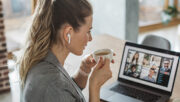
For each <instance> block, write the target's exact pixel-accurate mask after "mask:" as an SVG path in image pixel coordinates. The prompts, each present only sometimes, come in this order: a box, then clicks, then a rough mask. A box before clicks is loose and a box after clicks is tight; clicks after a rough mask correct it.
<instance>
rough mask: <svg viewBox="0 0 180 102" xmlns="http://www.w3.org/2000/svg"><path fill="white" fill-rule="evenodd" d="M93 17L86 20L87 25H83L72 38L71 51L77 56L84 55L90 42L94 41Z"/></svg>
mask: <svg viewBox="0 0 180 102" xmlns="http://www.w3.org/2000/svg"><path fill="white" fill-rule="evenodd" d="M91 29H92V15H91V16H88V17H86V18H85V24H83V25H81V27H80V28H79V30H78V31H76V32H74V33H73V34H72V36H71V46H70V51H71V53H73V54H75V55H82V54H83V50H84V49H85V47H86V46H87V43H88V41H91V40H92V37H91Z"/></svg>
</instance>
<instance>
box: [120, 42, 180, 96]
mask: <svg viewBox="0 0 180 102" xmlns="http://www.w3.org/2000/svg"><path fill="white" fill-rule="evenodd" d="M179 56H180V53H177V52H173V51H167V50H163V49H158V48H153V47H148V46H145V45H139V44H135V43H131V42H126V43H125V46H124V52H123V56H122V60H121V65H120V71H119V75H118V80H119V81H121V80H125V81H128V82H131V83H137V84H141V85H145V86H148V87H150V88H154V89H159V90H162V91H164V92H167V93H169V94H172V90H173V86H174V81H175V77H176V72H177V68H178V63H179Z"/></svg>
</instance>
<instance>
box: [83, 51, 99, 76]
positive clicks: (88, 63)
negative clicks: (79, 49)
mask: <svg viewBox="0 0 180 102" xmlns="http://www.w3.org/2000/svg"><path fill="white" fill-rule="evenodd" d="M95 65H96V61H95V60H94V58H93V56H92V54H88V55H86V56H85V57H84V58H83V60H82V62H81V66H80V69H81V70H82V71H84V72H85V73H87V74H89V73H90V72H91V69H92V68H93V67H94V66H95Z"/></svg>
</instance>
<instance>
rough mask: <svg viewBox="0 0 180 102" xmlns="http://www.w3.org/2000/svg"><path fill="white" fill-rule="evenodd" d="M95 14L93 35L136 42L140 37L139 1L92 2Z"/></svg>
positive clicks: (94, 0)
mask: <svg viewBox="0 0 180 102" xmlns="http://www.w3.org/2000/svg"><path fill="white" fill-rule="evenodd" d="M90 2H91V4H92V6H93V10H94V14H93V30H92V34H94V35H96V34H110V35H112V36H115V37H118V38H120V39H127V40H131V41H134V42H136V41H137V35H138V17H139V1H138V0H90Z"/></svg>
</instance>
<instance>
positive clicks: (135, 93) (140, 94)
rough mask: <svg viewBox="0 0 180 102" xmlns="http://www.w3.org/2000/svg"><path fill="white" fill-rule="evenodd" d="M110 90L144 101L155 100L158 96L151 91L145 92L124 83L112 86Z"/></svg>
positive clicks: (151, 101)
mask: <svg viewBox="0 0 180 102" xmlns="http://www.w3.org/2000/svg"><path fill="white" fill-rule="evenodd" d="M111 90H113V91H115V92H118V93H121V94H124V95H127V96H130V97H134V98H136V99H139V100H142V101H144V102H156V101H157V100H158V99H159V98H160V96H157V95H154V94H151V93H147V92H144V91H141V90H138V89H135V88H131V87H128V86H125V85H117V86H115V87H113V88H111Z"/></svg>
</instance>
